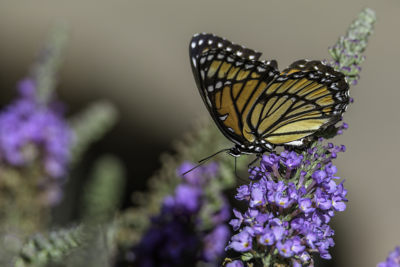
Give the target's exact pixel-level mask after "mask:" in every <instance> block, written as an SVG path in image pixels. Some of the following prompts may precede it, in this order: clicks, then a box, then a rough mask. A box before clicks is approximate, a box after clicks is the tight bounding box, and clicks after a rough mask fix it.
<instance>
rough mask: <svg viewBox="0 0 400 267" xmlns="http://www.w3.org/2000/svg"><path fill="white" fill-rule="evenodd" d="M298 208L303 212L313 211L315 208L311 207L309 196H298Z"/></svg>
mask: <svg viewBox="0 0 400 267" xmlns="http://www.w3.org/2000/svg"><path fill="white" fill-rule="evenodd" d="M299 208H300V209H301V210H302V211H303V212H305V213H309V212H313V211H314V210H315V208H313V207H312V202H311V199H309V198H300V199H299Z"/></svg>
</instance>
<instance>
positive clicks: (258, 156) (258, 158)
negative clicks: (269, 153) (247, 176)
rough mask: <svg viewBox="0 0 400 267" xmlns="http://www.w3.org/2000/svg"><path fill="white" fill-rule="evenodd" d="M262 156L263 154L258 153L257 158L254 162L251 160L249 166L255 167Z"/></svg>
mask: <svg viewBox="0 0 400 267" xmlns="http://www.w3.org/2000/svg"><path fill="white" fill-rule="evenodd" d="M261 158H262V155H261V154H257V157H256V159H255V160H253V161H252V162H250V164H249V165H247V168H249V169H251V167H253V164H254V163H256V162H257V161H259V160H260V159H261Z"/></svg>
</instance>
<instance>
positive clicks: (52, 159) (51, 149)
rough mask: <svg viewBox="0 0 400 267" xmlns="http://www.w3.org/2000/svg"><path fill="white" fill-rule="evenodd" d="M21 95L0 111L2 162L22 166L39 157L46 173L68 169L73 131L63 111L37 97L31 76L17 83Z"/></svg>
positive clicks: (58, 173)
mask: <svg viewBox="0 0 400 267" xmlns="http://www.w3.org/2000/svg"><path fill="white" fill-rule="evenodd" d="M18 89H19V92H20V94H21V98H20V99H17V100H16V101H14V102H13V103H11V104H10V105H9V106H7V107H6V108H5V109H4V110H3V111H2V112H1V113H0V155H1V159H2V160H4V161H5V163H7V164H9V165H12V166H17V167H19V166H23V165H27V164H30V163H32V162H33V161H35V160H36V159H37V157H39V156H42V157H43V162H44V166H43V167H44V170H45V173H46V175H48V176H50V177H52V178H56V179H58V178H61V177H62V176H64V175H65V173H66V171H67V166H68V162H69V160H70V148H71V145H72V141H73V134H72V131H71V129H70V127H69V126H68V124H67V122H66V120H65V119H64V117H63V114H61V113H59V112H58V111H57V110H55V109H52V108H51V106H46V105H43V104H40V103H39V102H37V100H36V98H35V97H36V92H35V91H36V88H35V84H34V82H33V81H32V80H31V79H25V80H22V81H21V82H20V83H19V84H18Z"/></svg>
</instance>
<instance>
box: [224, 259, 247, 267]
mask: <svg viewBox="0 0 400 267" xmlns="http://www.w3.org/2000/svg"><path fill="white" fill-rule="evenodd" d="M226 267H244V264H243V262H242V261H241V260H235V261H232V262H230V263H228V264H226Z"/></svg>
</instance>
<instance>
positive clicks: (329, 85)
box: [244, 60, 349, 145]
mask: <svg viewBox="0 0 400 267" xmlns="http://www.w3.org/2000/svg"><path fill="white" fill-rule="evenodd" d="M348 104H349V85H348V84H347V82H346V80H345V76H344V75H343V74H342V73H341V72H337V71H335V70H334V69H333V68H332V67H329V66H326V65H324V64H322V63H321V62H320V61H308V60H299V61H296V62H294V63H293V64H292V65H290V66H289V67H288V68H286V69H285V70H284V71H282V73H281V74H280V75H279V76H278V77H276V78H275V79H274V81H272V82H271V83H270V84H269V85H268V87H267V88H266V89H265V90H264V91H263V93H262V94H261V95H260V96H259V98H258V99H257V101H256V103H255V104H254V105H253V107H252V109H251V110H250V112H249V115H248V117H247V120H246V124H245V126H244V128H245V130H246V131H247V132H248V133H249V134H250V135H253V138H259V139H262V140H265V141H267V142H269V143H271V144H274V145H282V144H291V145H300V144H301V143H302V142H300V141H299V140H301V139H302V138H304V137H306V136H309V135H312V134H314V133H316V132H317V131H319V130H321V129H323V128H325V127H328V126H330V125H332V124H335V123H336V122H338V121H339V120H340V118H341V116H342V114H343V113H344V112H345V111H346V109H347V105H348Z"/></svg>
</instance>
